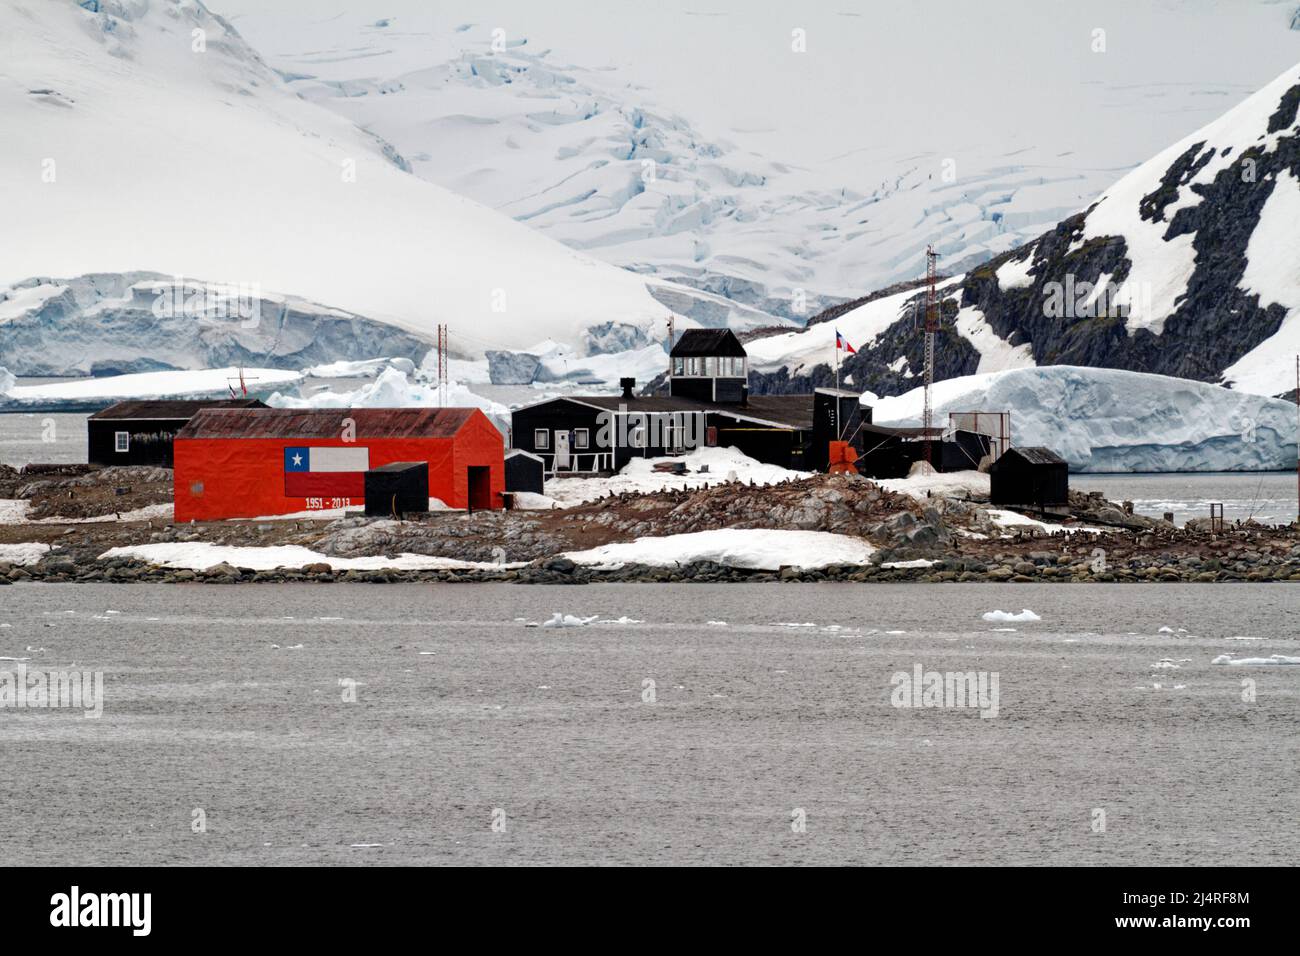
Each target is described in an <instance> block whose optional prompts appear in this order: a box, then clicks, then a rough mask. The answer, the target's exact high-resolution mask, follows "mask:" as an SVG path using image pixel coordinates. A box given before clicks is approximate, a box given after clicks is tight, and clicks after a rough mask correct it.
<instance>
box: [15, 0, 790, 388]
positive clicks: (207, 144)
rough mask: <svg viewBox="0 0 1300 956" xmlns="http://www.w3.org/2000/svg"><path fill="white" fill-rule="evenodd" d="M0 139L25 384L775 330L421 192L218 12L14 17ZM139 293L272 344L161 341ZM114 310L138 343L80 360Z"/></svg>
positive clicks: (220, 332)
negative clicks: (138, 372) (202, 310)
mask: <svg viewBox="0 0 1300 956" xmlns="http://www.w3.org/2000/svg"><path fill="white" fill-rule="evenodd" d="M0 120H2V123H3V126H2V128H3V135H0V210H3V228H0V329H2V330H3V333H4V334H3V335H0V339H3V345H0V350H2V351H3V354H4V358H3V359H2V360H0V361H4V362H8V363H11V370H12V371H14V372H17V373H19V374H39V373H45V374H50V373H56V372H76V371H85V370H87V369H88V368H93V367H94V366H95V363H96V362H102V363H103V365H104V366H105V367H106V368H109V369H116V370H123V369H144V368H156V367H165V366H177V364H178V363H181V364H180V365H179V367H185V366H184V363H186V362H199V363H203V364H210V363H213V362H215V363H219V364H225V362H227V361H231V360H248V361H250V362H251V363H253V364H265V365H272V366H273V365H275V364H277V361H278V360H280V359H283V360H284V361H286V362H291V363H292V362H294V361H298V360H299V359H306V360H308V361H310V362H327V361H332V360H336V359H347V358H369V357H373V355H375V354H380V355H392V354H408V353H409V352H411V351H412V347H411V345H410V343H411V342H412V341H415V340H418V341H420V342H423V343H426V344H427V343H429V342H432V341H433V338H434V334H435V326H436V325H437V324H438V323H441V322H445V323H447V324H448V325H449V326H450V327H451V344H452V347H453V350H454V351H456V352H458V353H459V354H461V355H464V356H481V355H482V354H483V353H484V352H485V351H486V350H488V349H492V348H503V347H504V348H520V347H526V346H528V345H531V344H533V343H535V342H537V341H539V340H542V339H553V340H556V341H560V342H565V343H569V344H570V345H571V346H573V347H575V348H577V349H579V350H586V349H590V350H592V351H608V350H610V349H617V348H630V347H644V346H645V345H646V344H647V343H648V342H649V341H650V340H651V339H652V338H662V337H663V336H664V333H665V330H664V325H665V321H664V320H665V319H666V317H667V316H668V314H669V312H670V310H671V309H676V310H677V311H678V314H679V315H681V316H685V317H688V320H687V321H686V324H688V325H689V324H690V322H689V319H690V318H693V319H695V320H699V321H702V322H706V323H721V322H726V321H729V320H734V321H736V322H737V323H738V324H740V325H742V326H743V325H744V324H746V322H749V323H751V324H753V323H762V322H767V321H769V318H768V317H767V316H764V315H758V314H754V313H749V314H742V313H744V310H743V309H740V308H738V307H734V306H732V305H731V304H729V303H726V302H725V301H724V300H721V299H718V298H716V297H709V296H706V295H696V294H693V293H692V292H691V291H690V290H686V289H684V288H675V287H671V286H665V285H664V284H663V283H660V282H658V281H657V280H651V284H652V285H654V286H655V294H652V293H651V291H649V289H648V288H647V280H646V279H645V278H644V277H641V276H638V275H635V274H633V273H631V272H628V271H627V270H624V269H619V268H615V267H613V266H610V265H608V264H606V263H604V262H601V261H598V260H596V259H593V258H591V257H589V256H587V255H585V254H583V253H581V252H579V251H575V250H573V249H570V248H568V247H566V246H564V245H562V244H561V243H559V242H557V241H556V240H555V239H552V238H549V237H547V236H545V235H543V234H542V233H540V232H538V231H537V230H535V229H533V228H531V227H529V226H528V225H526V224H524V223H520V222H517V221H514V220H513V219H512V218H511V217H510V216H507V215H503V214H502V213H499V212H496V211H493V210H491V209H488V208H486V207H484V206H481V205H479V204H477V203H475V202H474V201H472V200H470V199H468V198H465V197H463V196H460V195H457V194H455V193H453V192H451V191H449V190H447V189H445V188H443V187H440V186H438V185H436V184H433V183H430V182H428V181H425V180H422V179H420V178H419V177H416V176H413V175H412V174H411V173H410V172H409V171H408V163H407V161H406V160H405V159H404V158H403V157H402V156H401V155H400V154H399V153H398V151H397V150H396V149H394V148H393V147H392V146H391V145H390V144H388V143H387V142H385V141H383V140H382V139H380V138H378V137H376V136H374V135H373V134H370V133H368V132H365V131H363V130H361V129H359V128H358V127H357V126H355V125H354V124H353V123H352V122H350V121H349V120H347V119H346V118H344V117H341V116H339V115H338V114H337V113H333V112H330V111H328V110H324V109H321V108H320V107H319V106H317V105H315V104H313V103H310V102H308V101H306V100H304V99H303V98H301V97H299V96H297V95H296V94H295V93H294V92H293V91H292V90H290V89H289V88H288V87H287V86H286V84H285V82H284V80H283V79H282V78H281V77H280V76H279V75H278V74H277V73H276V72H275V71H273V70H272V69H270V68H269V67H268V66H266V64H265V63H264V62H263V61H262V59H261V57H260V56H259V55H258V54H257V53H256V52H255V51H254V50H253V49H252V48H251V47H250V46H249V45H248V44H247V43H245V42H244V40H243V39H242V37H241V36H240V35H239V34H238V33H237V32H236V31H235V29H234V28H233V27H232V26H231V25H230V24H229V23H228V22H227V21H226V20H224V19H223V18H222V17H220V16H218V15H215V14H213V13H211V12H210V11H209V10H208V9H207V8H206V7H205V6H204V5H203V4H202V3H200V2H198V0H82V2H81V3H80V4H78V3H76V2H73V0H6V2H4V3H3V4H0ZM142 275H144V276H149V275H152V276H159V275H161V276H166V277H168V278H169V279H173V277H183V278H182V279H180V280H173V281H174V284H176V285H178V286H181V285H183V284H184V283H186V282H193V281H195V280H200V281H201V282H202V283H203V284H205V285H210V284H216V285H218V286H224V287H229V288H234V289H238V290H241V294H246V295H247V297H249V298H252V299H255V300H258V301H259V302H260V300H262V299H265V300H266V303H265V304H268V305H269V308H265V309H261V310H260V315H261V321H262V322H263V323H266V324H263V325H261V326H257V327H255V328H253V329H252V331H250V330H249V327H248V325H247V316H245V315H240V316H238V317H237V319H236V320H234V321H226V322H225V323H224V324H222V323H219V322H215V323H214V322H208V323H207V324H201V323H197V322H195V323H191V324H189V325H184V324H183V323H181V322H170V323H168V322H154V323H151V322H150V321H149V314H150V306H151V305H152V303H149V302H145V301H143V300H141V299H140V295H141V290H140V289H139V288H138V287H136V286H135V283H136V281H138V280H139V278H140V277H141V276H142ZM51 277H59V278H51ZM70 288H71V289H72V291H71V292H69V291H68V290H69V289H70ZM656 296H657V297H656ZM286 301H292V302H298V303H323V305H322V306H313V307H312V308H311V309H310V310H308V311H313V310H314V311H313V314H314V315H317V316H321V315H326V314H328V315H329V316H330V317H331V318H333V319H338V320H340V321H343V322H347V323H351V325H352V327H354V328H355V329H356V330H357V335H356V337H355V340H354V341H352V342H348V341H346V338H345V337H339V336H332V337H331V336H329V335H325V336H322V338H321V341H318V342H316V343H314V344H311V343H306V342H302V341H298V342H295V341H294V340H295V339H302V338H303V337H305V336H309V335H312V334H315V332H317V331H319V329H320V328H321V327H322V326H321V324H320V323H319V322H314V321H308V322H302V321H294V316H293V312H294V310H293V309H292V308H288V309H286V308H284V307H283V306H284V303H285V302H286ZM666 302H667V303H669V304H668V305H666V304H665V303H666ZM105 309H108V310H109V312H115V313H117V314H118V317H119V319H121V321H120V322H119V323H118V324H116V325H115V324H114V323H113V322H112V321H105V322H103V323H102V326H101V333H99V334H91V335H90V337H89V338H88V339H85V340H83V341H82V342H81V344H80V346H79V347H78V346H76V345H75V342H74V340H75V339H76V338H77V337H78V336H79V335H81V334H82V333H83V332H86V331H87V330H91V329H92V327H93V326H94V325H95V324H96V321H97V319H103V318H104V317H105V311H104V310H105ZM124 310H125V312H127V313H130V315H129V318H128V319H122V318H121V313H122V312H123V311H124ZM209 311H210V310H209ZM218 311H219V310H218ZM210 317H211V316H209V318H210ZM275 323H280V324H278V325H277V324H275ZM267 324H270V325H271V327H270V328H268V327H267ZM376 325H378V326H382V328H376V327H375V326H376ZM593 328H598V329H601V330H602V331H601V334H600V335H599V336H596V337H592V336H589V335H588V330H590V329H593ZM335 331H339V329H338V328H336V330H335ZM110 337H115V338H114V340H113V341H112V342H107V339H108V338H110ZM386 338H387V339H388V340H391V342H390V344H389V345H382V340H384V339H386ZM100 342H105V343H106V344H107V346H108V347H107V348H105V349H103V350H102V351H101V350H99V349H98V347H97V346H98V344H99V343H100ZM371 346H375V347H381V346H382V347H383V348H384V351H380V352H378V353H374V352H370V351H369V348H370V347H371ZM399 346H401V347H399ZM241 350H243V352H245V353H251V354H242V353H241ZM42 351H44V352H45V353H46V354H45V355H44V356H40V354H39V353H41V352H42ZM295 352H301V353H302V354H300V355H293V356H289V355H287V353H295ZM23 356H27V358H28V360H27V361H24V360H23V358H22V357H23Z"/></svg>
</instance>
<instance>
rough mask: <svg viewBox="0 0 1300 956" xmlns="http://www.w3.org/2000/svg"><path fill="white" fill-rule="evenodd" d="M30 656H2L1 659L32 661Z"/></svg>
mask: <svg viewBox="0 0 1300 956" xmlns="http://www.w3.org/2000/svg"><path fill="white" fill-rule="evenodd" d="M30 660H31V658H30V657H0V661H15V662H19V661H30Z"/></svg>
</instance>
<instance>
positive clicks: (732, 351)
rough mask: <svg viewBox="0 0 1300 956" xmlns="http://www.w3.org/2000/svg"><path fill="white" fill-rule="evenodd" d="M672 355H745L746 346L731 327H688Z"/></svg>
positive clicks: (674, 347) (742, 356)
mask: <svg viewBox="0 0 1300 956" xmlns="http://www.w3.org/2000/svg"><path fill="white" fill-rule="evenodd" d="M669 354H671V355H674V356H677V355H735V356H739V357H741V358H744V356H745V347H744V346H743V345H741V344H740V339H738V338H736V333H735V332H733V331H731V329H687V330H686V331H685V332H683V333H682V337H681V338H680V339H678V340H677V343H676V344H675V345H674V346H673V350H672V352H671V353H669Z"/></svg>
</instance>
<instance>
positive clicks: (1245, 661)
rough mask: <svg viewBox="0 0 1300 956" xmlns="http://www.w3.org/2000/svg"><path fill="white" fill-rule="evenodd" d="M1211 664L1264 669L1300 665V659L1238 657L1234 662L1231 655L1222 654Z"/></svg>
mask: <svg viewBox="0 0 1300 956" xmlns="http://www.w3.org/2000/svg"><path fill="white" fill-rule="evenodd" d="M1210 663H1211V664H1231V665H1233V666H1234V667H1264V666H1268V665H1272V664H1300V657H1287V656H1286V655H1284V654H1273V655H1272V656H1270V657H1238V658H1237V659H1236V660H1233V658H1232V655H1231V654H1220V655H1219V656H1218V657H1216V658H1215V659H1214V660H1212V661H1210Z"/></svg>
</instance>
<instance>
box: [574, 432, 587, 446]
mask: <svg viewBox="0 0 1300 956" xmlns="http://www.w3.org/2000/svg"><path fill="white" fill-rule="evenodd" d="M590 434H591V433H590V431H589V430H588V429H586V428H575V429H574V430H573V447H574V448H586V447H588V443H589V442H590V440H591V439H590Z"/></svg>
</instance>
